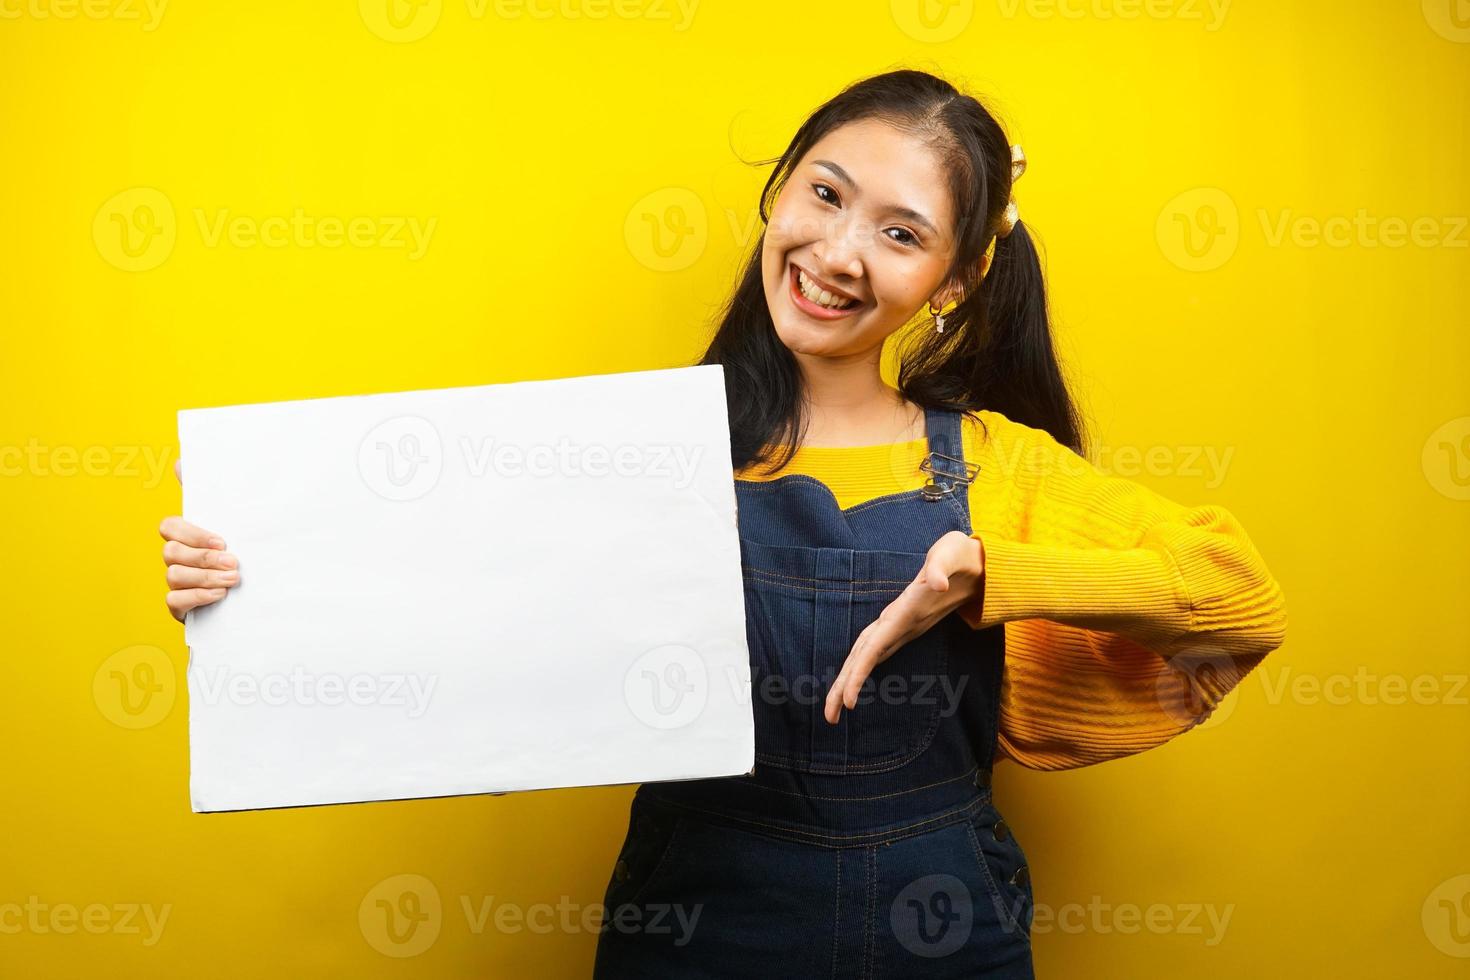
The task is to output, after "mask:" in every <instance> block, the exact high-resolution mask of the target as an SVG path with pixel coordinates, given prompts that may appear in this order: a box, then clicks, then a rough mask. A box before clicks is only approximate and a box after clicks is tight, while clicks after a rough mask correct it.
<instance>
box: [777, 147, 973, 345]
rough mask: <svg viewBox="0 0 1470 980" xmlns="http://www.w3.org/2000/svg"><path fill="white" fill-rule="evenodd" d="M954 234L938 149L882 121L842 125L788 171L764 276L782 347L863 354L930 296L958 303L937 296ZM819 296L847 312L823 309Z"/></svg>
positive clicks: (947, 296)
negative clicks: (825, 293) (826, 296)
mask: <svg viewBox="0 0 1470 980" xmlns="http://www.w3.org/2000/svg"><path fill="white" fill-rule="evenodd" d="M953 228H954V217H953V213H952V205H951V202H950V199H949V191H948V180H947V177H946V175H945V174H944V173H943V171H942V169H941V167H940V163H939V160H938V159H936V157H935V156H934V153H933V151H931V150H930V149H928V148H927V147H925V146H924V145H923V143H921V142H920V141H919V140H917V139H915V138H914V137H912V136H910V135H908V134H906V133H904V132H902V131H900V130H898V129H895V128H894V127H893V126H891V125H889V124H888V123H884V122H879V121H876V120H863V121H860V122H853V123H848V124H846V125H844V126H839V127H838V128H837V129H834V130H833V131H832V132H830V133H828V134H827V135H826V136H824V137H823V138H822V139H821V140H820V141H818V142H817V143H816V144H815V145H813V146H812V147H811V149H809V150H808V151H807V153H806V155H805V156H804V157H802V159H801V160H800V161H799V162H798V163H797V165H796V167H795V168H794V169H793V170H792V172H791V176H790V178H789V180H788V181H787V182H786V184H785V185H784V186H783V187H782V189H781V193H780V195H779V196H778V197H777V199H776V202H775V205H774V207H773V208H772V212H771V220H770V222H769V224H768V226H767V228H766V236H765V245H764V248H763V250H762V253H761V272H762V278H763V279H764V282H765V290H766V303H767V304H768V305H769V306H770V310H771V319H772V321H774V323H775V326H776V334H777V335H778V336H779V337H780V338H781V342H782V343H783V344H785V345H786V346H787V347H788V348H789V349H790V350H791V351H793V352H794V353H797V354H807V355H813V356H818V357H843V356H851V355H854V354H863V353H866V352H868V351H871V350H872V349H873V348H875V347H877V346H879V345H880V344H882V342H883V340H884V339H885V338H886V337H887V336H888V335H889V334H891V333H893V332H894V331H895V330H897V329H898V328H899V327H902V326H903V325H904V324H905V323H907V322H908V321H909V320H910V319H912V318H913V316H914V314H915V313H916V312H917V311H918V310H919V308H920V306H921V305H925V304H927V303H928V301H929V300H930V299H931V298H932V299H935V301H936V302H939V301H940V299H941V298H942V299H943V302H945V303H947V302H949V301H951V300H953V299H957V298H958V296H957V295H956V294H952V293H948V292H944V293H942V294H941V286H942V285H943V279H944V274H945V271H946V270H947V269H948V268H949V263H950V260H951V257H952V254H953V247H954V242H953ZM803 285H807V289H806V291H805V293H804V292H803V290H802V288H801V287H802V286H803ZM823 289H825V290H826V291H827V292H828V293H829V294H832V295H829V297H828V299H829V301H835V302H836V303H839V304H841V303H846V304H847V308H839V309H834V308H832V306H831V305H830V303H829V304H824V303H823V302H822V301H821V295H820V293H821V291H822V290H823ZM810 297H816V298H815V299H812V298H810Z"/></svg>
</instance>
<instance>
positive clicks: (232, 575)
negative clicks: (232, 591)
mask: <svg viewBox="0 0 1470 980" xmlns="http://www.w3.org/2000/svg"><path fill="white" fill-rule="evenodd" d="M174 476H176V477H178V479H179V482H180V483H183V482H184V478H183V475H182V474H181V473H180V472H179V461H178V460H174ZM158 533H159V534H161V535H162V536H163V539H164V541H163V563H164V565H165V566H167V572H166V574H165V578H166V579H167V580H168V588H169V593H168V596H167V597H166V599H165V601H166V602H167V603H168V611H169V612H170V613H171V614H173V617H174V619H177V620H178V621H179V622H181V623H182V622H183V621H184V614H185V613H187V612H188V611H189V610H190V609H193V608H195V607H196V606H207V605H209V604H210V603H211V602H218V601H219V600H220V599H222V598H224V595H225V592H226V591H227V590H228V589H229V588H230V587H231V586H233V585H237V584H239V581H240V573H239V571H238V570H237V568H238V565H239V562H238V561H236V560H235V556H234V555H232V554H230V553H229V552H227V551H225V550H224V549H225V542H224V539H223V538H221V537H220V536H219V535H217V534H215V533H213V532H211V531H206V530H205V529H204V528H202V527H198V526H196V525H194V524H190V523H189V522H188V521H186V520H184V519H183V518H182V517H179V516H178V515H172V516H169V517H165V518H164V519H163V523H162V524H160V525H159V526H158Z"/></svg>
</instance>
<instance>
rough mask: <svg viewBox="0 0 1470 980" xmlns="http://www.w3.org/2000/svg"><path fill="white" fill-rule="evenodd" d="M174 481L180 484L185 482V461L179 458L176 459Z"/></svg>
mask: <svg viewBox="0 0 1470 980" xmlns="http://www.w3.org/2000/svg"><path fill="white" fill-rule="evenodd" d="M174 479H176V480H178V481H179V483H180V484H182V483H183V482H184V461H183V459H181V458H177V457H176V458H175V459H174Z"/></svg>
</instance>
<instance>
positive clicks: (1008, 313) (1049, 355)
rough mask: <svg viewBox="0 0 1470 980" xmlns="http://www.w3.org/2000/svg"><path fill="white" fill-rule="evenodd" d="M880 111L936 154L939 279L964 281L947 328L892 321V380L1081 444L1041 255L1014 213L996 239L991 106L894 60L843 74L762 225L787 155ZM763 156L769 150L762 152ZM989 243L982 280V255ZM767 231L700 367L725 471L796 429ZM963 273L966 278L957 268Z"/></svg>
mask: <svg viewBox="0 0 1470 980" xmlns="http://www.w3.org/2000/svg"><path fill="white" fill-rule="evenodd" d="M863 119H879V120H882V121H884V122H887V123H889V124H891V125H894V126H896V127H898V128H900V129H902V130H904V131H906V132H910V133H914V134H917V135H919V136H920V137H921V138H923V139H924V140H925V141H926V142H927V143H928V144H929V145H930V146H932V147H933V148H934V149H935V150H936V151H937V152H938V153H939V154H940V157H941V159H942V160H943V161H944V165H945V169H946V170H947V172H948V174H949V189H950V193H951V196H952V199H953V202H954V214H955V215H956V248H955V256H954V261H953V263H952V265H951V266H950V268H949V270H948V274H947V279H946V281H953V282H956V283H960V284H963V285H964V287H965V289H966V292H965V294H964V296H963V298H962V299H961V300H960V301H959V303H958V305H957V306H956V307H955V309H954V311H953V312H952V313H951V314H949V315H948V316H947V317H946V318H945V330H944V332H943V333H938V332H936V331H935V330H933V329H929V328H928V324H929V323H930V322H931V321H928V320H927V319H926V320H924V321H921V322H923V323H924V324H925V328H923V329H917V330H913V331H910V332H909V333H908V334H904V333H903V332H900V334H899V335H898V337H897V338H896V340H897V342H898V344H899V348H898V350H899V372H898V390H899V391H900V392H901V393H902V394H903V395H904V397H905V398H907V399H908V400H909V401H912V402H914V403H916V404H918V405H921V406H924V407H926V408H948V409H956V410H959V411H963V412H967V413H972V414H973V413H974V412H975V411H977V410H979V409H988V410H990V411H994V412H999V413H1000V414H1002V415H1004V416H1005V417H1007V418H1009V419H1012V420H1013V421H1016V422H1020V423H1023V424H1025V425H1029V426H1032V427H1034V428H1038V429H1044V430H1046V431H1047V432H1049V433H1051V435H1052V436H1053V437H1054V438H1055V439H1056V440H1057V441H1058V442H1059V443H1061V444H1062V445H1064V446H1068V447H1070V448H1071V449H1073V450H1074V451H1076V452H1077V453H1079V454H1084V455H1085V438H1086V436H1085V433H1084V431H1083V422H1082V418H1081V415H1080V413H1079V412H1078V410H1077V407H1076V405H1075V404H1074V402H1073V400H1072V397H1071V394H1070V393H1069V392H1068V390H1067V384H1066V381H1065V380H1064V379H1063V377H1062V373H1061V370H1060V368H1059V366H1058V364H1057V358H1056V352H1055V350H1054V349H1053V344H1052V336H1051V327H1050V323H1049V317H1048V313H1047V302H1046V287H1045V281H1044V277H1043V275H1042V270H1041V261H1040V257H1039V256H1038V254H1037V251H1036V246H1035V243H1034V242H1033V241H1032V238H1031V235H1030V233H1029V232H1028V230H1027V228H1026V225H1025V223H1024V222H1019V221H1018V222H1017V223H1016V225H1015V227H1014V228H1013V229H1012V231H1011V233H1010V234H1009V235H1007V236H1005V237H1003V238H996V235H995V233H996V231H997V230H998V229H999V228H1000V227H1001V221H1002V218H1003V215H1004V213H1005V208H1006V204H1007V202H1008V201H1009V200H1010V196H1011V144H1010V140H1009V139H1008V138H1007V136H1006V134H1005V131H1004V130H1003V129H1002V128H1001V126H1000V124H999V123H997V122H996V120H995V117H994V116H993V115H992V114H991V113H990V111H989V110H988V109H987V108H986V107H985V106H984V105H982V104H981V103H980V102H979V101H978V100H977V99H975V98H974V97H972V96H969V95H965V94H963V93H961V92H960V91H959V90H958V89H956V88H955V86H954V85H952V84H951V83H950V82H948V81H946V80H944V79H942V78H939V77H937V76H935V75H932V74H930V73H928V72H923V71H916V70H911V69H903V70H898V71H890V72H886V73H884V74H881V75H874V76H872V77H869V78H865V79H862V80H860V81H857V82H854V83H853V84H851V85H849V86H848V87H847V88H845V89H843V90H842V91H841V92H840V93H838V94H837V95H836V96H834V97H833V98H831V99H829V100H828V101H827V102H825V103H823V104H822V105H821V106H819V107H818V108H817V109H816V110H815V111H814V112H812V114H811V115H809V116H808V117H807V118H806V120H805V122H803V123H802V125H801V128H800V129H798V130H797V131H796V135H795V136H794V137H793V138H792V140H791V143H790V145H789V146H787V147H786V151H785V152H784V153H783V154H782V155H781V156H780V158H779V159H777V160H776V161H775V163H776V168H775V170H773V171H772V172H771V176H770V177H769V178H768V179H767V181H766V185H765V189H764V190H763V191H762V192H761V201H760V217H761V223H762V225H765V224H767V223H769V221H770V207H771V204H772V203H773V201H774V200H775V196H776V194H777V193H779V191H780V190H781V188H782V186H783V185H784V184H785V182H786V180H787V179H788V177H789V176H790V174H791V171H792V169H793V168H795V166H796V164H797V163H798V162H800V160H801V158H802V156H803V155H804V154H805V153H806V152H807V150H809V149H810V148H811V147H812V146H813V145H814V144H815V143H816V142H817V141H818V140H820V139H821V138H822V137H823V136H825V135H826V134H827V133H829V132H831V131H832V130H833V129H836V128H837V127H838V126H841V125H844V124H846V123H850V122H856V121H858V120H863ZM762 162H764V163H769V162H771V161H762ZM992 239H994V240H995V252H994V255H993V257H992V260H991V264H990V267H989V271H988V272H987V273H986V275H985V278H984V280H983V281H982V282H978V288H977V280H978V273H979V268H980V260H981V257H982V256H983V255H984V254H985V252H986V250H987V248H988V247H989V246H990V243H991V240H992ZM764 244H765V231H764V230H763V231H762V232H761V234H760V237H759V238H758V239H757V240H756V243H755V248H754V250H753V252H752V254H751V255H750V256H749V257H748V258H747V259H746V262H745V268H744V270H743V272H742V273H741V276H740V281H739V283H738V285H737V286H736V287H735V291H734V293H733V294H732V295H731V297H730V299H729V300H728V301H727V302H726V304H725V306H724V309H723V311H722V313H721V319H720V325H719V327H718V329H717V330H716V331H715V335H714V338H713V340H711V342H710V345H709V348H708V349H707V350H706V351H705V353H704V355H703V357H701V359H700V361H699V363H700V364H720V365H723V366H724V370H725V387H726V394H727V398H728V401H729V410H730V442H731V458H732V463H733V464H734V466H735V468H736V469H740V468H742V467H745V466H747V465H750V464H753V463H760V462H766V461H768V460H770V459H771V458H772V456H773V453H774V450H775V448H776V446H777V445H781V444H784V445H785V446H786V451H785V453H784V455H783V457H782V458H781V459H780V460H779V461H776V462H775V463H774V464H773V468H779V467H780V466H782V465H785V463H786V462H787V461H788V460H789V459H790V457H791V453H793V452H794V451H795V449H796V446H797V445H798V444H799V443H800V441H801V438H802V436H803V434H804V430H805V427H806V421H807V419H806V410H805V405H804V399H803V392H802V378H801V372H800V368H799V367H798V366H797V363H796V359H795V357H793V356H792V354H791V351H790V350H788V349H787V348H786V346H785V345H784V344H782V343H781V340H780V338H779V337H778V336H777V334H776V329H775V325H774V324H773V323H772V321H771V311H770V308H769V307H768V306H767V304H766V297H765V288H764V284H763V280H762V272H761V250H762V248H763V246H764ZM966 271H968V275H966V274H965V273H966Z"/></svg>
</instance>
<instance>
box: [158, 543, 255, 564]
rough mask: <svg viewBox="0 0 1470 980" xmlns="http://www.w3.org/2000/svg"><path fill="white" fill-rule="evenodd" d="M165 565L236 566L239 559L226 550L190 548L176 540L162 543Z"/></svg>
mask: <svg viewBox="0 0 1470 980" xmlns="http://www.w3.org/2000/svg"><path fill="white" fill-rule="evenodd" d="M163 563H164V564H165V565H193V566H194V567H195V568H237V567H239V564H240V562H239V560H238V559H236V558H235V556H234V555H232V554H230V553H229V552H228V551H219V550H217V549H215V548H191V547H189V546H188V545H186V544H181V543H179V542H178V541H165V542H164V544H163Z"/></svg>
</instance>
